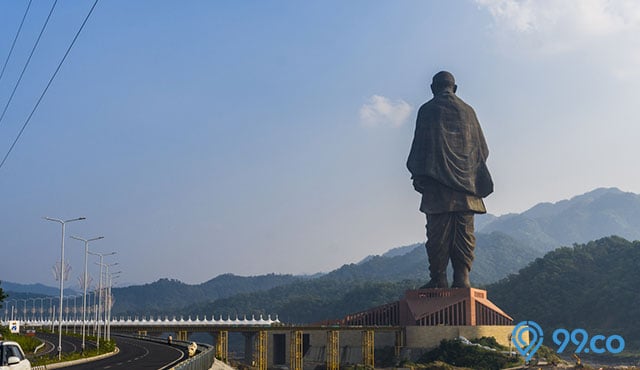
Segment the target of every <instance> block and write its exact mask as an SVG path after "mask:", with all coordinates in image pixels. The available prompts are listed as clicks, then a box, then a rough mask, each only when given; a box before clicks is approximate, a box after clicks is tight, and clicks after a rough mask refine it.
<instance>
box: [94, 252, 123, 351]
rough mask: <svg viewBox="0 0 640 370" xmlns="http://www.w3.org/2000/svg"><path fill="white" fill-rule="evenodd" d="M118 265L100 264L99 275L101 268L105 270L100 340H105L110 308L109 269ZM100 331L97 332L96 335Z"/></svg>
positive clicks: (115, 263) (116, 263)
mask: <svg viewBox="0 0 640 370" xmlns="http://www.w3.org/2000/svg"><path fill="white" fill-rule="evenodd" d="M117 265H119V263H118V262H114V263H110V264H106V263H105V264H102V263H100V275H102V267H103V266H104V268H105V274H104V284H105V285H104V287H103V289H104V290H105V292H104V293H105V294H104V330H103V331H102V339H104V340H107V328H108V327H109V326H108V323H107V321H108V317H109V311H110V310H109V307H110V306H111V289H110V286H109V285H110V281H109V267H112V266H117ZM100 281H102V276H100ZM99 332H100V330H98V333H99Z"/></svg>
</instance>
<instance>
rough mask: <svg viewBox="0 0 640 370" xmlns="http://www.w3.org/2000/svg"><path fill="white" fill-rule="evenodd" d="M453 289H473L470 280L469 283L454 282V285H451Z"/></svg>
mask: <svg viewBox="0 0 640 370" xmlns="http://www.w3.org/2000/svg"><path fill="white" fill-rule="evenodd" d="M451 287H452V288H471V284H470V283H469V280H467V281H454V282H453V284H451Z"/></svg>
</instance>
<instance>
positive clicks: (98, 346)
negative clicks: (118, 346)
mask: <svg viewBox="0 0 640 370" xmlns="http://www.w3.org/2000/svg"><path fill="white" fill-rule="evenodd" d="M89 254H92V255H94V256H99V257H100V262H99V263H98V264H99V265H100V280H99V281H98V311H97V312H96V326H97V327H98V332H97V333H96V334H97V335H96V349H97V350H98V352H100V320H99V318H100V316H101V315H102V312H101V311H102V306H101V304H102V266H104V263H103V262H102V260H103V258H104V257H105V256H111V255H114V254H116V252H111V253H95V252H91V251H89Z"/></svg>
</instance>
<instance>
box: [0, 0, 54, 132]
mask: <svg viewBox="0 0 640 370" xmlns="http://www.w3.org/2000/svg"><path fill="white" fill-rule="evenodd" d="M57 3H58V0H55V1H54V2H53V5H52V6H51V10H49V14H48V15H47V19H46V20H45V21H44V24H43V25H42V28H41V29H40V33H39V34H38V38H37V39H36V42H35V44H33V47H32V48H31V53H29V58H27V61H26V62H25V64H24V67H23V68H22V72H20V77H18V81H16V84H15V85H14V86H13V91H11V95H9V100H7V104H5V106H4V109H3V110H2V114H1V115H0V126H1V125H2V120H3V119H4V115H5V114H6V113H7V109H9V105H10V104H11V101H12V100H13V96H14V95H15V94H16V90H18V86H19V85H20V82H21V81H22V77H24V72H25V71H26V70H27V67H29V63H30V62H31V57H33V53H35V51H36V48H37V47H38V44H39V43H40V39H41V38H42V34H43V33H44V30H45V29H46V28H47V24H49V19H51V14H53V10H54V9H55V8H56V4H57Z"/></svg>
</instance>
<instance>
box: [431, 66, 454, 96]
mask: <svg viewBox="0 0 640 370" xmlns="http://www.w3.org/2000/svg"><path fill="white" fill-rule="evenodd" d="M445 90H449V91H451V92H454V93H455V92H456V90H458V86H457V85H456V79H455V78H453V75H452V74H451V73H450V72H447V71H440V72H438V73H436V74H435V75H434V76H433V80H432V81H431V92H432V93H433V94H434V95H435V94H437V93H439V92H442V91H445Z"/></svg>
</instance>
